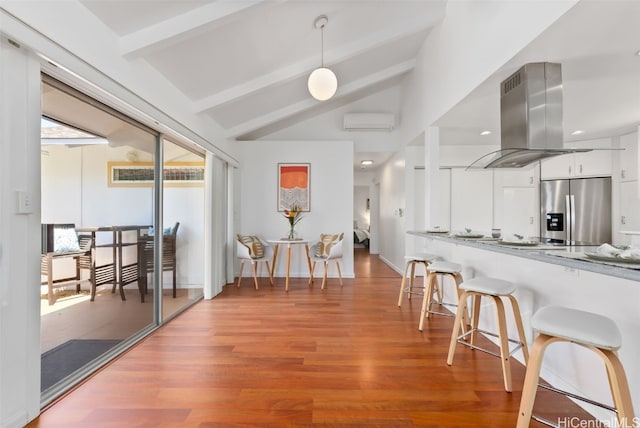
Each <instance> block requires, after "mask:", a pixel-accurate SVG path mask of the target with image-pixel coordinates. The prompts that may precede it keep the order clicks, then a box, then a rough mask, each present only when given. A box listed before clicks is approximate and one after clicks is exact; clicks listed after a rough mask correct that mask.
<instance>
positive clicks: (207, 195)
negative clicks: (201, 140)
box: [204, 151, 217, 299]
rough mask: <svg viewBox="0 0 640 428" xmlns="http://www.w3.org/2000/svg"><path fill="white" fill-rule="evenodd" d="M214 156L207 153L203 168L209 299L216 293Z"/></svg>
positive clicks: (205, 263)
mask: <svg viewBox="0 0 640 428" xmlns="http://www.w3.org/2000/svg"><path fill="white" fill-rule="evenodd" d="M214 161H215V156H214V155H213V153H211V152H209V151H207V154H206V157H205V168H204V298H205V299H211V298H213V297H214V296H215V295H216V294H217V293H215V291H214V284H215V280H214V272H215V270H214V254H215V251H213V245H214V243H213V237H214V233H213V229H214V226H213V225H214V213H213V212H214V209H213V200H214V198H213V193H214V192H213V189H214V183H213V165H214Z"/></svg>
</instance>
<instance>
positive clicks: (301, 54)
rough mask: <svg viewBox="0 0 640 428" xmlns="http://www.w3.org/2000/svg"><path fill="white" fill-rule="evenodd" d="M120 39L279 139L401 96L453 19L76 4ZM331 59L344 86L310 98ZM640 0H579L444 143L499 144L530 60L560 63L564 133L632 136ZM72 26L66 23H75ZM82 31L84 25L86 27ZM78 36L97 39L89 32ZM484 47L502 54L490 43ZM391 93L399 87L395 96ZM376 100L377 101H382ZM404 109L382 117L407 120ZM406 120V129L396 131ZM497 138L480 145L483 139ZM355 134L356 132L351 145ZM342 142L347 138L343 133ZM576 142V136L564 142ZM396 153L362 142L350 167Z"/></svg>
mask: <svg viewBox="0 0 640 428" xmlns="http://www.w3.org/2000/svg"><path fill="white" fill-rule="evenodd" d="M79 4H81V5H82V6H83V7H85V8H86V9H87V10H89V11H90V12H91V13H92V14H94V15H95V16H96V17H97V18H98V19H99V20H100V21H101V22H103V23H104V24H105V26H106V27H107V28H109V29H110V30H111V31H112V32H113V35H114V38H116V39H117V40H118V41H119V48H120V53H121V55H122V56H123V58H125V59H126V60H127V61H128V62H129V63H130V64H131V66H132V67H141V68H142V69H144V70H148V69H149V70H152V71H155V72H157V73H159V74H161V75H162V76H164V77H165V78H166V79H167V81H169V82H170V83H171V84H172V85H174V86H175V88H176V89H177V90H178V91H179V92H181V93H182V94H183V95H184V97H185V98H186V99H187V100H188V102H189V105H190V106H191V107H192V110H193V111H192V112H193V113H194V114H197V115H201V116H203V117H206V118H208V119H210V120H212V121H215V123H217V124H218V125H219V126H221V127H222V128H223V129H224V132H225V134H226V135H225V136H226V137H228V138H231V139H238V140H242V139H259V138H264V137H267V136H270V135H277V133H278V131H280V130H282V129H285V128H291V127H295V126H296V124H298V125H299V124H301V123H303V122H305V121H307V120H309V119H311V118H318V117H321V116H326V115H327V114H331V113H332V112H334V114H336V115H338V114H339V115H340V120H334V121H333V122H332V125H331V126H332V127H334V128H335V129H333V130H327V135H315V134H314V135H309V136H308V138H314V139H318V138H335V131H338V130H339V131H340V132H342V129H341V119H342V114H343V113H344V111H345V106H358V107H359V108H364V109H366V106H367V105H368V104H367V102H366V101H365V100H368V99H370V98H371V97H372V96H375V94H384V93H385V91H390V90H391V91H394V90H395V93H396V94H399V93H401V92H400V89H399V88H400V87H401V85H402V82H403V78H404V76H406V75H407V73H409V72H410V71H411V70H412V69H413V68H414V66H415V59H416V55H417V53H418V51H419V49H420V47H421V45H422V43H423V41H424V39H425V37H427V36H428V34H429V31H430V30H431V29H433V28H434V26H436V25H437V24H438V23H439V22H441V21H442V19H444V17H445V13H446V1H444V0H339V1H338V0H335V1H334V0H139V1H126V2H125V1H113V0H79ZM323 14H324V15H327V16H328V19H329V23H328V24H327V26H326V28H325V31H324V61H325V65H327V66H328V67H330V68H331V69H333V70H334V71H335V72H336V74H337V76H338V81H339V87H338V92H337V94H336V96H335V97H334V98H332V99H331V100H329V101H325V102H320V101H316V100H314V99H313V98H312V97H311V96H310V95H309V93H308V91H307V87H306V81H307V77H308V75H309V73H310V72H311V71H312V70H313V69H314V68H315V67H318V66H319V65H320V30H317V29H315V28H314V26H313V22H314V20H315V18H316V17H318V16H319V15H323ZM638 22H640V1H636V0H626V1H615V0H610V1H592V0H583V1H581V2H580V3H579V4H578V5H577V6H576V7H574V8H573V9H571V10H570V11H569V12H568V13H567V14H566V15H565V16H564V17H562V18H561V19H560V20H559V21H557V22H556V23H555V24H554V25H553V26H552V27H551V28H549V29H548V31H546V32H545V33H543V35H542V36H540V37H539V38H538V39H537V40H535V41H534V42H533V43H532V44H531V45H530V46H529V47H527V48H526V49H525V50H523V51H522V52H521V53H520V54H518V55H517V56H516V57H514V58H513V59H512V60H511V61H510V62H509V63H507V64H505V65H504V67H503V68H501V69H500V70H498V71H497V72H496V73H495V74H494V75H493V76H492V77H491V78H489V79H487V81H486V82H485V83H484V84H483V85H481V86H480V87H478V88H477V89H476V90H475V91H474V92H473V93H471V94H470V95H469V97H468V98H467V99H466V100H465V101H463V102H462V103H460V104H459V105H458V106H457V107H455V108H454V109H453V110H452V111H450V112H449V113H447V114H446V115H445V116H444V117H443V118H442V119H441V120H440V121H439V122H438V124H439V125H440V126H442V128H443V129H442V132H441V137H442V138H443V144H499V116H498V114H499V98H498V93H499V82H500V81H501V80H502V79H504V78H506V77H507V76H508V75H509V74H511V73H512V72H514V71H515V70H517V69H518V68H519V67H520V66H521V65H523V64H524V63H527V62H535V61H551V62H560V63H561V64H562V71H563V81H564V88H563V91H564V104H565V105H564V119H565V120H564V122H565V134H566V133H568V132H569V131H572V130H575V129H583V130H584V131H585V134H584V135H583V136H582V137H581V138H590V137H597V136H600V135H602V134H606V133H607V132H610V131H611V130H617V129H630V127H631V125H632V124H636V125H637V124H638V122H639V118H640V80H639V76H640V57H639V56H636V55H634V53H635V52H636V51H638V50H640V25H638ZM70 25H71V24H70ZM79 31H80V30H79ZM83 37H91V35H89V34H83ZM487 49H499V47H492V46H488V47H487ZM394 88H395V89H394ZM379 105H380V103H378V106H379ZM400 105H401V103H400V102H393V103H391V104H390V105H389V106H387V108H385V112H391V113H395V114H396V117H398V118H399V116H400V113H401V112H400ZM401 125H402V124H401V120H400V126H401ZM484 129H490V130H492V131H493V134H492V135H490V136H489V137H484V138H483V139H480V137H479V135H478V134H479V132H480V131H481V130H484ZM355 134H357V133H354V134H352V135H353V138H358V137H356V135H355ZM342 138H343V139H347V137H346V136H343V137H342ZM569 139H570V137H569ZM389 156H390V152H388V151H387V152H385V151H384V150H382V149H380V148H379V147H377V148H367V146H366V144H364V143H362V142H360V143H359V142H356V153H355V156H354V157H355V159H354V160H355V165H354V168H355V169H356V170H360V165H359V163H360V160H362V159H364V158H374V160H376V161H378V163H379V162H383V161H384V160H385V159H387V158H388V157H389Z"/></svg>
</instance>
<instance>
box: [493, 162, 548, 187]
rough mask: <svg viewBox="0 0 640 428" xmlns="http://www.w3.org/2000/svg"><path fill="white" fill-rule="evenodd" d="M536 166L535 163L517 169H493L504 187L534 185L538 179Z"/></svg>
mask: <svg viewBox="0 0 640 428" xmlns="http://www.w3.org/2000/svg"><path fill="white" fill-rule="evenodd" d="M536 166H537V164H533V165H530V166H526V167H524V168H517V169H495V170H494V174H495V175H496V180H500V183H501V185H502V186H504V187H535V186H536V183H537V181H538V180H537V177H536Z"/></svg>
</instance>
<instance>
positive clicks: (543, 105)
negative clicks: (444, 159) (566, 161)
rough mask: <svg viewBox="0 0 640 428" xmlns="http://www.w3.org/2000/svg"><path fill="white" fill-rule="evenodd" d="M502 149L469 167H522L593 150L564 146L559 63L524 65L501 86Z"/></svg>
mask: <svg viewBox="0 0 640 428" xmlns="http://www.w3.org/2000/svg"><path fill="white" fill-rule="evenodd" d="M500 128H501V143H500V147H501V149H500V150H498V151H495V152H492V153H489V154H487V155H485V156H483V157H481V158H480V159H478V160H476V161H475V162H473V163H472V164H471V165H470V166H469V168H521V167H523V166H526V165H529V164H531V163H533V162H536V161H539V160H541V159H545V158H548V157H551V156H557V155H562V154H565V153H573V152H588V151H590V150H591V149H570V148H565V147H563V145H562V140H563V133H562V71H561V67H560V64H554V63H548V62H536V63H530V64H525V65H524V66H523V67H521V68H520V69H519V70H518V71H516V72H515V73H513V74H512V75H511V76H509V77H508V78H507V79H505V80H504V81H502V83H500Z"/></svg>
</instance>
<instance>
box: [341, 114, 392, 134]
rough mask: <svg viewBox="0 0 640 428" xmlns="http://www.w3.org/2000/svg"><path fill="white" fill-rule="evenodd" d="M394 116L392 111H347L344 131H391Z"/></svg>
mask: <svg viewBox="0 0 640 428" xmlns="http://www.w3.org/2000/svg"><path fill="white" fill-rule="evenodd" d="M395 126H396V117H395V115H394V114H393V113H347V114H345V115H344V130H345V131H387V132H390V131H393V128H394V127H395Z"/></svg>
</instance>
